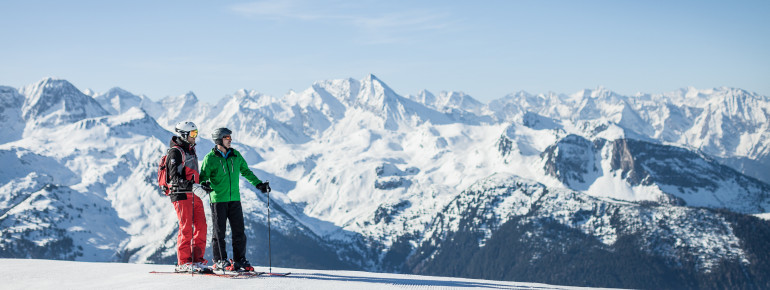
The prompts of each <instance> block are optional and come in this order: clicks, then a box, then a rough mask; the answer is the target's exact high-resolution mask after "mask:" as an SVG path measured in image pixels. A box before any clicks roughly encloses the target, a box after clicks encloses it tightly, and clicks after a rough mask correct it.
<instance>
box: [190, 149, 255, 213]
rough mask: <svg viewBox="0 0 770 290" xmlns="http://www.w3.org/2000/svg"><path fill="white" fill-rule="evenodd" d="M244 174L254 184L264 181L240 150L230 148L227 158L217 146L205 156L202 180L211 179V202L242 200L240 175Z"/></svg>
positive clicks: (201, 174) (202, 166) (201, 173)
mask: <svg viewBox="0 0 770 290" xmlns="http://www.w3.org/2000/svg"><path fill="white" fill-rule="evenodd" d="M241 175H243V177H245V178H246V180H248V181H249V182H250V183H251V184H252V185H254V186H257V184H260V183H262V181H261V180H259V178H257V176H256V175H254V172H251V169H249V166H248V165H247V164H246V160H244V159H243V156H241V153H240V152H238V150H235V149H233V148H230V151H229V153H228V154H227V158H225V156H222V153H221V152H219V150H217V148H216V147H214V148H213V149H211V152H209V153H208V154H206V157H204V158H203V165H201V172H200V182H201V183H202V182H204V181H206V180H210V181H211V189H212V190H213V191H211V195H210V198H211V202H212V203H215V202H228V201H240V200H241V193H240V190H239V189H238V188H239V187H238V185H239V180H238V177H240V176H241Z"/></svg>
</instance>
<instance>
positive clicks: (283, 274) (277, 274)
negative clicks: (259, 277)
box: [262, 272, 291, 277]
mask: <svg viewBox="0 0 770 290" xmlns="http://www.w3.org/2000/svg"><path fill="white" fill-rule="evenodd" d="M262 274H263V275H265V276H278V277H286V276H289V274H291V272H288V273H269V272H267V273H262Z"/></svg>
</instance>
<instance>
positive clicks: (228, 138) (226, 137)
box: [222, 135, 233, 141]
mask: <svg viewBox="0 0 770 290" xmlns="http://www.w3.org/2000/svg"><path fill="white" fill-rule="evenodd" d="M222 139H225V140H230V141H232V140H233V137H230V135H227V136H225V137H222Z"/></svg>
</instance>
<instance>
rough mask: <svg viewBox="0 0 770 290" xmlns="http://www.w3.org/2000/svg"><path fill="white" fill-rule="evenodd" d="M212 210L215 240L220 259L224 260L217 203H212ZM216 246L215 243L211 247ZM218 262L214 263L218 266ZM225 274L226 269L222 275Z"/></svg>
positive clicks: (223, 269)
mask: <svg viewBox="0 0 770 290" xmlns="http://www.w3.org/2000/svg"><path fill="white" fill-rule="evenodd" d="M211 208H213V209H214V234H213V235H212V236H214V240H216V241H217V251H218V252H219V259H220V260H222V247H221V245H222V240H220V239H219V230H220V229H219V214H218V213H217V205H216V203H211ZM211 246H212V247H213V246H214V245H213V243H212V245H211ZM225 260H227V257H225ZM216 263H217V261H214V264H216ZM224 273H225V268H224V267H222V274H224Z"/></svg>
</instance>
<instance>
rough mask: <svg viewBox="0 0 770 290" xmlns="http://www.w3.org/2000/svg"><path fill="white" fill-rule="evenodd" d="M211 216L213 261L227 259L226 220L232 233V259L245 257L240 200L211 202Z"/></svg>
mask: <svg viewBox="0 0 770 290" xmlns="http://www.w3.org/2000/svg"><path fill="white" fill-rule="evenodd" d="M211 217H212V219H213V220H214V222H213V223H212V224H214V233H213V235H212V239H211V252H212V254H213V255H214V262H216V261H219V260H224V259H227V243H226V242H225V233H226V232H227V228H226V226H227V221H230V231H231V232H232V235H233V260H234V261H240V260H242V259H245V258H246V234H245V233H244V225H243V207H241V202H240V201H228V202H215V203H212V204H211Z"/></svg>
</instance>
